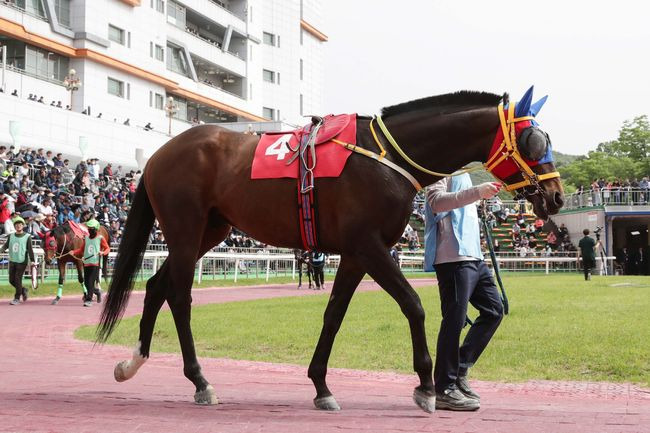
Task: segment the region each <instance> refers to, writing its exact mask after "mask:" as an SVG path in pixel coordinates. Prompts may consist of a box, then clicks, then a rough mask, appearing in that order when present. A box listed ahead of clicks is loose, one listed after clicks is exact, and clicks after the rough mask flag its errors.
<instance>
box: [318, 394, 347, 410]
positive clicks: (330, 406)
mask: <svg viewBox="0 0 650 433" xmlns="http://www.w3.org/2000/svg"><path fill="white" fill-rule="evenodd" d="M314 406H316V409H321V410H331V411H337V410H341V406H339V404H338V403H337V402H336V399H334V396H332V395H328V396H327V397H317V398H315V399H314Z"/></svg>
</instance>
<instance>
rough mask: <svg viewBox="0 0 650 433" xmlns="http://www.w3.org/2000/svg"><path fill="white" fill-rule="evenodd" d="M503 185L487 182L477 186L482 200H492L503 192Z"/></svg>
mask: <svg viewBox="0 0 650 433" xmlns="http://www.w3.org/2000/svg"><path fill="white" fill-rule="evenodd" d="M501 186H502V185H501V184H500V183H498V182H485V183H482V184H480V185H478V186H477V188H478V194H479V196H480V197H481V198H482V199H488V198H492V197H494V196H495V195H497V194H498V193H499V191H501Z"/></svg>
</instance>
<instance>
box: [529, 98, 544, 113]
mask: <svg viewBox="0 0 650 433" xmlns="http://www.w3.org/2000/svg"><path fill="white" fill-rule="evenodd" d="M547 99H548V95H546V96H544V97H543V98H541V99H540V100H539V101H537V102H535V103H534V104H532V105H531V106H530V115H531V116H537V113H539V110H541V109H542V106H543V105H544V103H545V102H546V100H547Z"/></svg>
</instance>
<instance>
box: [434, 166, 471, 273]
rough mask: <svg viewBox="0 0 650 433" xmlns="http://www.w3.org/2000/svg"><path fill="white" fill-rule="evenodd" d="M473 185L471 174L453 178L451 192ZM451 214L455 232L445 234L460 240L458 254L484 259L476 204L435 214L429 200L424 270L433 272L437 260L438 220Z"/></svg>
mask: <svg viewBox="0 0 650 433" xmlns="http://www.w3.org/2000/svg"><path fill="white" fill-rule="evenodd" d="M471 186H472V180H471V178H470V177H469V174H467V173H465V174H462V175H460V176H453V177H452V178H451V188H450V189H451V192H458V191H462V190H464V189H467V188H470V187H471ZM447 215H451V224H452V227H453V233H444V234H442V235H443V236H454V237H455V238H456V241H457V242H458V255H459V256H470V257H476V258H477V259H481V260H483V253H482V252H481V233H480V227H479V219H478V212H477V211H476V205H474V203H470V204H468V205H467V206H463V207H460V208H456V209H453V210H451V211H449V212H440V213H437V214H434V213H433V211H432V210H431V206H430V205H429V202H428V201H427V203H426V205H425V221H426V225H425V231H424V270H425V271H426V272H431V271H433V270H434V269H433V268H434V266H433V264H434V263H435V261H436V247H437V238H438V235H439V234H440V233H438V222H439V221H440V220H441V219H443V218H445V217H446V216H447Z"/></svg>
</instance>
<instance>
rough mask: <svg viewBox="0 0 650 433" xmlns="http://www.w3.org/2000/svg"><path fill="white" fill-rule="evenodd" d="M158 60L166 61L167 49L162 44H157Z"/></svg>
mask: <svg viewBox="0 0 650 433" xmlns="http://www.w3.org/2000/svg"><path fill="white" fill-rule="evenodd" d="M156 60H160V61H161V62H164V61H165V50H164V49H163V47H161V46H160V45H156Z"/></svg>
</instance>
